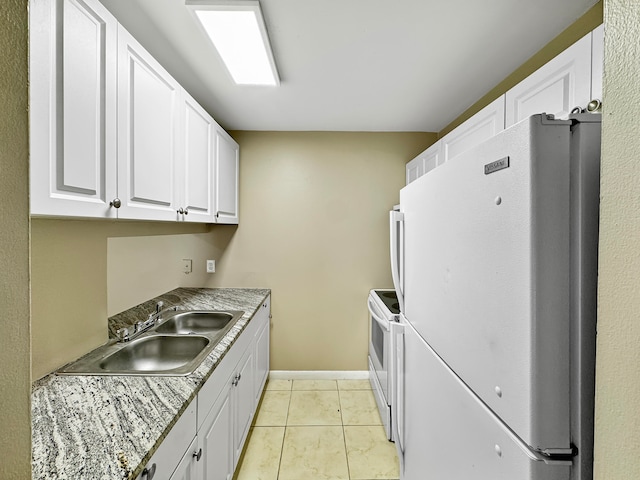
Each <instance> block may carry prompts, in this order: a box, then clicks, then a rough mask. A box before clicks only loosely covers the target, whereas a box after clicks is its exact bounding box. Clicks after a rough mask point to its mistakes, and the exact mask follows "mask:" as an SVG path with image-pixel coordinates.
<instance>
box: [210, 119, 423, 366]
mask: <svg viewBox="0 0 640 480" xmlns="http://www.w3.org/2000/svg"><path fill="white" fill-rule="evenodd" d="M232 134H233V136H234V138H236V140H237V141H238V142H239V144H240V155H241V163H240V181H241V205H240V218H241V223H240V226H239V227H238V229H237V232H235V234H234V235H233V237H232V238H231V240H230V242H229V246H228V247H227V248H226V250H224V252H222V256H221V258H219V259H218V262H219V270H218V273H216V274H215V276H213V277H212V278H211V281H210V283H209V285H220V286H250V287H269V288H271V289H272V314H273V323H272V325H273V328H272V341H271V367H272V369H274V370H365V369H366V368H367V364H366V358H367V341H368V326H367V325H368V324H367V320H368V319H367V308H366V298H367V293H368V291H369V289H371V288H374V287H390V286H391V278H390V266H389V253H388V251H389V228H388V213H387V212H388V211H389V209H390V208H391V207H392V206H393V205H394V204H397V203H398V201H399V198H398V192H399V190H400V188H401V187H402V186H403V185H404V181H405V179H404V165H405V163H406V161H407V159H411V158H413V157H414V156H415V155H417V154H418V153H419V152H421V151H422V150H424V149H425V148H426V147H427V146H428V145H429V144H431V143H432V142H433V140H434V135H433V134H410V133H409V134H406V133H326V132H311V133H309V132H307V133H284V132H280V133H278V132H232Z"/></svg>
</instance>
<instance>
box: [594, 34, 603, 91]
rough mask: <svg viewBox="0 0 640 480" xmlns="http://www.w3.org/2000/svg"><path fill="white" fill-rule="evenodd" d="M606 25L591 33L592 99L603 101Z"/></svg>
mask: <svg viewBox="0 0 640 480" xmlns="http://www.w3.org/2000/svg"><path fill="white" fill-rule="evenodd" d="M603 62H604V25H600V26H599V27H598V28H596V29H595V30H594V31H593V32H592V33H591V99H592V100H600V101H602V73H603V68H602V67H603Z"/></svg>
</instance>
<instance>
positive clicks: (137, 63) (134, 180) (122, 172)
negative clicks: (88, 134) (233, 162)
mask: <svg viewBox="0 0 640 480" xmlns="http://www.w3.org/2000/svg"><path fill="white" fill-rule="evenodd" d="M118 82H119V83H118V196H119V197H120V200H121V201H122V206H121V207H120V210H119V211H118V217H119V218H131V219H139V220H144V219H146V220H177V219H178V213H177V206H176V181H175V169H176V166H177V159H178V155H179V150H178V145H177V138H178V135H179V119H178V116H179V111H180V110H179V108H178V101H179V98H178V97H179V95H180V86H179V85H178V83H176V81H175V80H174V79H173V78H172V77H171V76H170V75H169V74H168V73H167V72H166V71H165V70H164V69H163V68H162V66H160V64H159V63H158V62H157V61H156V60H155V59H154V58H153V57H152V56H151V55H150V54H149V53H148V52H147V51H146V50H145V49H144V48H143V47H142V46H141V45H140V44H139V43H138V42H137V41H136V40H135V39H134V38H133V37H132V36H131V35H130V34H129V32H127V31H126V30H125V29H124V28H123V27H122V26H120V27H119V29H118Z"/></svg>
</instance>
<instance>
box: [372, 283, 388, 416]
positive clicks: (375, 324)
mask: <svg viewBox="0 0 640 480" xmlns="http://www.w3.org/2000/svg"><path fill="white" fill-rule="evenodd" d="M368 306H369V314H370V328H371V335H370V339H369V356H370V357H371V363H372V364H373V369H374V371H375V373H376V376H377V377H378V382H379V383H380V386H381V387H382V391H383V395H384V398H385V400H387V404H388V403H389V402H388V400H389V388H388V372H389V347H390V345H389V332H390V328H391V327H390V326H389V320H387V319H386V318H385V316H384V313H383V312H382V311H381V309H380V307H379V306H378V305H377V304H376V302H375V301H374V300H373V299H372V298H371V296H369V302H368Z"/></svg>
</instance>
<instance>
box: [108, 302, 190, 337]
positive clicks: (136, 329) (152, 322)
mask: <svg viewBox="0 0 640 480" xmlns="http://www.w3.org/2000/svg"><path fill="white" fill-rule="evenodd" d="M163 306H164V302H162V301H160V302H158V303H156V308H155V311H154V312H151V313H150V314H149V317H148V318H147V319H146V320H140V321H139V322H136V323H135V324H134V325H133V326H132V330H133V331H130V330H129V329H128V328H126V327H125V328H121V329H120V330H118V331H117V335H118V341H120V342H128V341H129V340H133V339H134V338H136V337H137V336H138V335H140V334H141V333H144V332H146V331H147V330H149V329H150V328H151V327H154V326H156V324H157V323H158V322H160V321H162V314H163V313H165V312H169V311H176V310H178V307H177V306H173V307H169V308H165V309H164V310H163V309H162V307H163Z"/></svg>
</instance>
